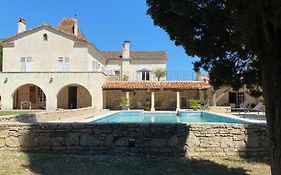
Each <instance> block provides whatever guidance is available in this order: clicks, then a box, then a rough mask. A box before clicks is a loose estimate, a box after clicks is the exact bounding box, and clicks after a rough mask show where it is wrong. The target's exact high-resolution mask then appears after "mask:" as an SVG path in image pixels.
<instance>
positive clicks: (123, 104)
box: [120, 96, 129, 110]
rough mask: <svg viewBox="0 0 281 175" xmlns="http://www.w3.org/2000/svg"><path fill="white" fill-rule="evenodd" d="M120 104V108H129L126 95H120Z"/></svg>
mask: <svg viewBox="0 0 281 175" xmlns="http://www.w3.org/2000/svg"><path fill="white" fill-rule="evenodd" d="M120 106H121V108H122V110H128V109H129V99H128V98H127V97H126V96H123V97H121V101H120Z"/></svg>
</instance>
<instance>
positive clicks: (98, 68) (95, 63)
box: [93, 61, 101, 71]
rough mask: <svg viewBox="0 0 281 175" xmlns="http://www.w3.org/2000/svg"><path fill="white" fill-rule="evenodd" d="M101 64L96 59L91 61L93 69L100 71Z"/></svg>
mask: <svg viewBox="0 0 281 175" xmlns="http://www.w3.org/2000/svg"><path fill="white" fill-rule="evenodd" d="M100 69H101V64H100V63H99V62H97V61H93V71H100Z"/></svg>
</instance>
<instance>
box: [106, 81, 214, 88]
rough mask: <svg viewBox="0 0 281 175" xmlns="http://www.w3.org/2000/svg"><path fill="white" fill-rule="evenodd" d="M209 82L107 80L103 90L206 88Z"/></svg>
mask: <svg viewBox="0 0 281 175" xmlns="http://www.w3.org/2000/svg"><path fill="white" fill-rule="evenodd" d="M209 87H210V84H209V83H207V82H204V81H136V82H128V81H108V82H106V83H105V84H104V85H103V89H104V90H160V89H166V90H192V89H207V88H209Z"/></svg>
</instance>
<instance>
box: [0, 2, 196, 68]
mask: <svg viewBox="0 0 281 175" xmlns="http://www.w3.org/2000/svg"><path fill="white" fill-rule="evenodd" d="M1 7H5V8H1V11H0V21H1V25H0V38H5V37H7V36H10V35H12V34H15V33H16V31H17V20H18V18H19V17H23V18H25V19H26V22H27V28H30V27H34V26H37V25H39V24H42V23H48V24H51V25H54V26H56V25H58V23H59V22H60V20H61V19H62V18H63V17H73V16H74V15H75V14H76V15H77V17H78V23H79V26H80V28H81V30H82V31H83V33H84V34H85V35H86V37H87V38H88V39H89V40H91V41H92V42H93V43H94V44H95V45H96V46H97V48H99V49H100V50H121V45H122V43H123V41H124V40H130V41H131V45H132V50H165V51H167V53H168V64H167V71H168V72H169V71H170V72H173V71H177V72H180V74H181V73H182V72H187V74H189V73H192V72H193V65H192V62H193V61H195V60H196V58H193V57H189V56H187V55H186V54H185V52H184V49H183V48H181V47H176V46H175V44H174V42H173V41H170V39H169V37H168V35H167V33H165V32H164V31H163V30H162V29H161V28H159V27H157V26H154V24H153V21H152V19H151V18H150V16H148V15H146V10H147V6H146V3H145V0H79V1H77V0H45V1H41V0H24V1H23V0H22V1H20V0H9V1H3V2H1Z"/></svg>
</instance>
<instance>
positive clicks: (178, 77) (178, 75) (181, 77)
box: [107, 71, 196, 81]
mask: <svg viewBox="0 0 281 175" xmlns="http://www.w3.org/2000/svg"><path fill="white" fill-rule="evenodd" d="M126 77H127V78H126ZM107 80H108V81H145V80H146V81H158V78H157V76H156V75H155V73H154V72H150V74H149V75H148V77H145V76H143V75H142V74H141V73H139V72H123V73H122V72H121V74H120V75H113V74H108V77H107ZM164 80H166V81H194V80H196V74H195V73H194V72H190V71H186V72H184V71H168V72H166V75H165V76H162V77H161V78H160V81H164Z"/></svg>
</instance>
